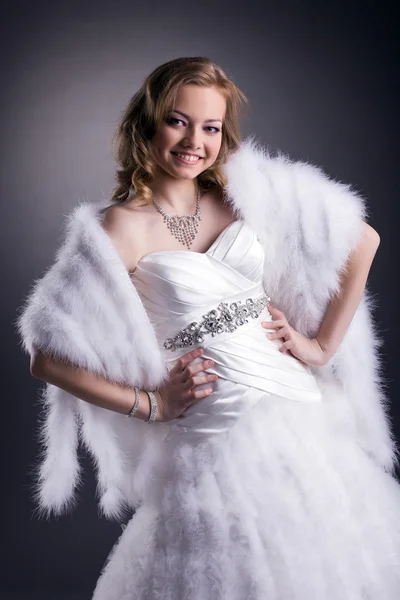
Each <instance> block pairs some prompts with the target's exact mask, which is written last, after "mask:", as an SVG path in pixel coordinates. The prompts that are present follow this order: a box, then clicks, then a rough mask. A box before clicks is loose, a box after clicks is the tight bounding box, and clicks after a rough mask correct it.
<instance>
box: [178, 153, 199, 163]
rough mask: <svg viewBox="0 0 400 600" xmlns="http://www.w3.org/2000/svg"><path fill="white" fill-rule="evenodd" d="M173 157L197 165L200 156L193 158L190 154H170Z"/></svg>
mask: <svg viewBox="0 0 400 600" xmlns="http://www.w3.org/2000/svg"><path fill="white" fill-rule="evenodd" d="M172 154H173V155H174V156H176V157H177V158H179V160H181V161H183V162H187V163H197V162H199V160H201V158H202V157H201V156H193V155H191V154H179V153H178V152H172Z"/></svg>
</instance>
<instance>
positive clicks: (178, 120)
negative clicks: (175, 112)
mask: <svg viewBox="0 0 400 600" xmlns="http://www.w3.org/2000/svg"><path fill="white" fill-rule="evenodd" d="M165 121H166V123H168V125H175V124H176V122H178V123H183V121H181V119H175V118H174V117H168V118H167V119H165ZM173 121H174V122H173Z"/></svg>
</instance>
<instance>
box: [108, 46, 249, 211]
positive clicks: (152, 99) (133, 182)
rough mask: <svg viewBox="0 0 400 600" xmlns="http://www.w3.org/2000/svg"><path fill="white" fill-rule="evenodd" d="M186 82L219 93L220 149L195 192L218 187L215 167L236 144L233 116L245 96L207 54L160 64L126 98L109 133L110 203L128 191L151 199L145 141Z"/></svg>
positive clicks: (221, 185)
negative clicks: (223, 107)
mask: <svg viewBox="0 0 400 600" xmlns="http://www.w3.org/2000/svg"><path fill="white" fill-rule="evenodd" d="M186 84H195V85H199V86H203V87H210V86H215V87H216V88H217V89H218V90H219V91H220V92H221V93H222V94H223V96H224V98H225V101H226V113H225V122H224V124H223V127H222V143H221V148H220V152H219V154H218V157H217V159H216V161H215V162H214V164H213V165H211V167H210V168H208V169H206V170H205V171H203V172H202V173H201V174H200V175H199V176H198V177H197V185H198V189H200V191H205V190H206V189H208V188H212V187H217V188H219V189H220V190H221V191H222V192H223V189H224V187H225V185H226V183H227V182H226V179H225V177H224V176H223V174H222V172H221V171H220V166H221V165H222V164H224V163H225V162H226V160H227V159H228V157H229V156H230V155H231V154H232V153H234V152H235V151H236V150H237V149H238V147H239V145H240V131H239V117H240V114H241V112H242V110H243V107H244V105H245V104H247V103H248V100H247V98H246V96H245V95H244V94H243V92H241V90H240V89H239V88H238V87H236V85H235V84H234V83H233V82H232V81H231V80H230V79H229V78H228V77H227V75H226V74H225V72H224V71H223V70H222V69H221V67H219V66H218V65H216V64H215V63H214V62H213V61H211V60H210V59H208V58H205V57H197V56H196V57H188V58H176V59H174V60H171V61H169V62H166V63H164V64H162V65H160V66H159V67H157V68H156V69H155V70H154V71H152V73H150V75H148V76H147V77H146V79H145V81H144V82H143V85H142V86H141V88H140V89H139V90H138V91H137V92H136V93H135V94H134V96H132V98H131V99H130V101H129V103H128V105H127V107H126V109H125V110H124V112H123V113H122V115H121V118H120V121H119V124H118V127H117V130H116V131H115V133H114V135H113V154H114V157H115V160H116V161H117V164H118V167H119V168H118V169H117V172H116V174H115V181H116V183H117V185H116V186H115V187H114V189H113V191H112V197H111V202H114V203H122V202H125V201H126V200H127V199H128V198H130V197H131V196H132V194H133V195H134V198H135V199H138V200H140V201H141V202H142V203H143V205H148V204H151V203H152V193H151V189H150V187H149V185H151V183H152V181H153V180H154V173H155V166H154V164H153V161H152V158H151V155H150V151H149V142H150V140H151V139H152V137H153V136H154V134H155V133H156V131H157V129H158V127H159V125H160V124H161V123H162V121H163V119H164V118H165V116H166V114H167V112H168V110H170V109H172V108H173V107H174V105H175V100H176V96H177V93H178V90H179V88H180V87H181V86H183V85H186Z"/></svg>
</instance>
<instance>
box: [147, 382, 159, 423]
mask: <svg viewBox="0 0 400 600" xmlns="http://www.w3.org/2000/svg"><path fill="white" fill-rule="evenodd" d="M146 394H147V395H148V397H149V398H150V404H151V410H150V416H149V418H148V419H147V420H146V423H153V422H154V421H155V420H156V415H157V398H156V397H155V395H154V394H153V392H150V391H148V390H146Z"/></svg>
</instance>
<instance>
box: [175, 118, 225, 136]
mask: <svg viewBox="0 0 400 600" xmlns="http://www.w3.org/2000/svg"><path fill="white" fill-rule="evenodd" d="M171 121H178V122H180V123H183V121H182V120H181V119H176V118H175V117H168V118H167V119H166V122H167V123H168V125H172V124H173V123H171ZM207 129H215V133H219V132H220V129H218V127H213V126H212V125H210V126H209V127H207Z"/></svg>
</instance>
